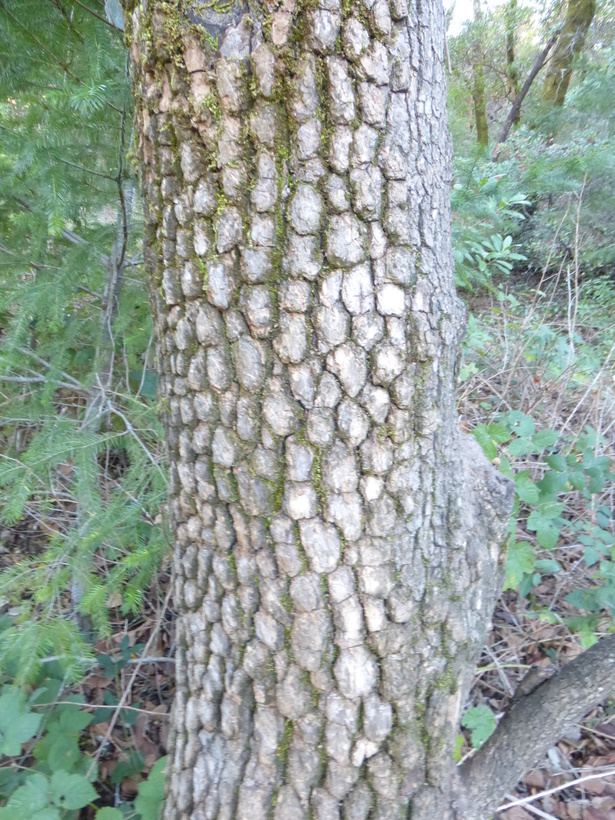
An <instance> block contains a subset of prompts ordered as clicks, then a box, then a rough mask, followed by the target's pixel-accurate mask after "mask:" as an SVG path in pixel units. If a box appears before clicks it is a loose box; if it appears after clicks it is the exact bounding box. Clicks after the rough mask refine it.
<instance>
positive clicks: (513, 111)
mask: <svg viewBox="0 0 615 820" xmlns="http://www.w3.org/2000/svg"><path fill="white" fill-rule="evenodd" d="M558 37H559V32H555V34H553V35H552V36H551V39H550V40H549V42H548V43H547V45H546V46H545V47H544V48H543V50H542V51H541V52H540V54H539V55H538V57H536V61H535V62H534V65H533V66H532V70H531V71H530V73H529V74H528V75H527V79H526V81H525V82H524V83H523V88H522V89H521V91H519V93H518V94H517V96H516V97H515V100H514V102H513V104H512V106H511V108H510V111H509V113H508V116H507V117H506V121H505V123H504V125H503V126H502V130H501V131H500V136H499V137H498V144H497V146H496V150H495V153H494V155H493V161H494V162H496V161H497V160H498V158H499V155H500V149H501V147H502V145H503V144H504V143H505V142H506V140H507V139H508V135H509V134H510V129H511V128H512V127H513V125H515V123H517V122H519V119H520V118H521V106H522V105H523V100H524V99H525V98H526V96H527V93H528V92H529V90H530V88H531V87H532V83H533V82H534V80H535V79H536V77H537V76H538V72H539V71H540V69H541V68H542V67H543V65H544V64H545V61H546V59H547V57H548V56H549V52H550V51H551V49H552V48H553V46H554V45H555V43H556V41H557V38H558Z"/></svg>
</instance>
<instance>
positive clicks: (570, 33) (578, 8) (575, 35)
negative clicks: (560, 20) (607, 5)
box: [542, 0, 596, 105]
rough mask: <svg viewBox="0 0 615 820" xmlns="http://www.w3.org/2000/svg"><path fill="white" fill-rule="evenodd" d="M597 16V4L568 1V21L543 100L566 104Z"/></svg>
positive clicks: (555, 55) (551, 63) (550, 67)
mask: <svg viewBox="0 0 615 820" xmlns="http://www.w3.org/2000/svg"><path fill="white" fill-rule="evenodd" d="M595 13H596V0H568V8H567V11H566V20H565V22H564V26H563V28H562V33H561V34H560V36H559V40H558V42H557V46H556V48H555V51H554V52H553V56H552V57H551V62H550V63H549V68H548V70H547V76H546V77H545V83H544V85H543V87H542V98H543V100H545V101H547V102H553V103H555V105H563V104H564V100H565V99H566V92H567V91H568V86H569V85H570V80H571V78H572V61H573V59H574V57H575V55H577V54H579V53H580V52H581V51H582V50H583V46H584V45H585V37H586V36H587V31H588V29H589V27H590V25H591V22H592V20H593V19H594V14H595Z"/></svg>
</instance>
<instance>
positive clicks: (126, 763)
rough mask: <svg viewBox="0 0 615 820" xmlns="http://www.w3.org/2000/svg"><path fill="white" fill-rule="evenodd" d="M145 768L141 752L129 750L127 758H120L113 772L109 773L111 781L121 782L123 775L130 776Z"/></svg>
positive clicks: (114, 782)
mask: <svg viewBox="0 0 615 820" xmlns="http://www.w3.org/2000/svg"><path fill="white" fill-rule="evenodd" d="M144 768H145V758H144V757H143V752H141V751H138V750H137V751H134V752H131V753H130V755H129V757H128V760H120V761H119V763H118V764H117V766H116V767H115V769H114V770H113V772H112V773H111V782H112V783H113V784H116V783H121V782H122V780H123V779H124V778H125V777H132V776H133V774H138V773H139V772H142V771H143V769H144Z"/></svg>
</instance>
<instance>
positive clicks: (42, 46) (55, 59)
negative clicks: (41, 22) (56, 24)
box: [0, 0, 121, 113]
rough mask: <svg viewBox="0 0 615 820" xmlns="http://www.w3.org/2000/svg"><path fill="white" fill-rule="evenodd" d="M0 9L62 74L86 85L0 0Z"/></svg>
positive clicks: (107, 103) (111, 106) (107, 101)
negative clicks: (58, 67) (57, 66)
mask: <svg viewBox="0 0 615 820" xmlns="http://www.w3.org/2000/svg"><path fill="white" fill-rule="evenodd" d="M0 8H1V9H2V11H3V12H4V13H5V14H6V16H7V17H9V18H10V19H11V20H12V21H13V22H14V23H15V25H16V26H17V27H18V28H20V29H21V30H22V31H23V32H24V33H25V34H26V35H27V36H28V37H29V38H30V39H31V40H32V41H33V42H35V43H36V45H37V46H38V47H39V48H40V49H41V51H43V52H44V53H45V54H47V55H48V56H49V57H50V58H51V59H52V60H53V62H54V63H56V64H57V65H59V66H60V68H61V69H62V70H63V71H64V73H65V74H66V75H67V76H68V77H70V78H71V80H74V81H75V82H76V83H77V84H78V85H81V86H85V85H86V84H85V83H84V82H83V80H80V79H79V77H77V75H76V74H73V72H72V71H71V70H70V68H69V67H68V66H67V65H66V63H64V62H62V60H61V59H60V58H59V57H58V56H57V55H55V54H54V53H53V52H52V51H50V49H48V48H47V47H46V46H45V44H44V43H42V42H41V41H40V40H39V39H38V37H36V36H35V35H34V34H32V32H31V31H29V29H28V28H27V27H26V26H24V25H23V23H21V22H20V21H19V20H18V19H17V17H15V15H14V14H11V12H10V11H9V10H8V9H7V8H6V6H5V5H4V3H3V2H2V0H0ZM105 105H108V106H109V107H110V108H111V109H113V111H117V112H118V113H121V111H120V109H119V108H118V107H117V106H115V105H113V103H111V102H109V100H105Z"/></svg>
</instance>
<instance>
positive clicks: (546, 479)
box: [536, 470, 568, 501]
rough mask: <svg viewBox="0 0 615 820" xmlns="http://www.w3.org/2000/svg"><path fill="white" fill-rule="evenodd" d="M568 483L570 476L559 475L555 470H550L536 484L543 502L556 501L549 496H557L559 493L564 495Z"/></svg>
mask: <svg viewBox="0 0 615 820" xmlns="http://www.w3.org/2000/svg"><path fill="white" fill-rule="evenodd" d="M567 483H568V476H567V475H566V473H558V472H555V471H554V470H548V471H547V472H546V473H545V474H544V476H543V477H542V478H541V479H540V481H538V482H537V483H536V486H537V487H538V488H539V490H540V492H541V495H542V496H543V501H547V500H555V499H554V498H553V499H549V496H557V494H558V493H563V492H564V491H565V489H566V484H567Z"/></svg>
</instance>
